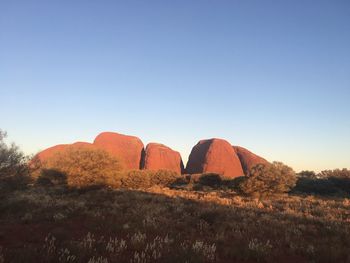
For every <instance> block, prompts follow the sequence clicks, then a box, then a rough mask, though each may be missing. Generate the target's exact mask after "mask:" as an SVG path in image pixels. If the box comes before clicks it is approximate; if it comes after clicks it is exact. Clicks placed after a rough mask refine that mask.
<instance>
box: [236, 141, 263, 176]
mask: <svg viewBox="0 0 350 263" xmlns="http://www.w3.org/2000/svg"><path fill="white" fill-rule="evenodd" d="M233 149H234V150H235V152H236V153H237V155H238V158H239V160H240V161H241V164H242V168H243V171H244V174H245V175H247V174H248V173H249V171H250V169H251V168H253V167H254V166H255V165H257V164H268V163H269V162H268V161H266V160H265V159H264V158H262V157H260V156H259V155H256V154H254V153H252V152H251V151H249V150H247V149H245V148H243V147H240V146H233Z"/></svg>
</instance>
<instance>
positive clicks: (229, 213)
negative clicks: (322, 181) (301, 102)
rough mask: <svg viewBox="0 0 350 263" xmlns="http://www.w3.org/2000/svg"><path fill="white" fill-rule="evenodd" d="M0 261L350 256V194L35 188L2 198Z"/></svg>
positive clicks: (270, 259) (321, 258)
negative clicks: (251, 194) (256, 194)
mask: <svg viewBox="0 0 350 263" xmlns="http://www.w3.org/2000/svg"><path fill="white" fill-rule="evenodd" d="M0 247H1V248H0V262H91V263H92V262H257V261H260V262H350V255H349V251H348V248H349V247H350V201H349V199H324V198H322V199H321V198H316V197H313V196H306V197H302V196H296V195H294V196H292V195H290V196H288V195H283V196H274V197H269V199H264V200H259V199H254V198H249V197H241V196H239V195H237V194H236V193H235V192H234V191H232V190H231V191H229V190H225V191H223V190H216V191H206V192H203V191H193V190H191V191H188V190H174V189H169V188H165V187H161V186H155V187H151V188H148V189H144V190H137V191H136V190H128V189H124V190H122V189H119V190H112V189H106V188H102V189H95V190H87V191H82V190H67V189H65V188H59V187H53V188H44V187H31V188H29V189H27V190H25V191H17V192H13V193H12V194H10V195H7V196H4V197H3V198H2V199H1V203H0Z"/></svg>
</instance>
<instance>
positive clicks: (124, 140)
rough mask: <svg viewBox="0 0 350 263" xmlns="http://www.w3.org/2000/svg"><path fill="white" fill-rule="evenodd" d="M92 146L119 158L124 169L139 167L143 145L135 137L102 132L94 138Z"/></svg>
mask: <svg viewBox="0 0 350 263" xmlns="http://www.w3.org/2000/svg"><path fill="white" fill-rule="evenodd" d="M94 145H95V146H96V147H98V148H100V149H103V150H105V151H107V152H109V153H110V154H111V155H113V156H115V157H117V158H119V159H120V161H121V162H122V164H123V166H124V167H125V168H126V169H140V167H141V155H142V151H143V143H142V141H141V140H140V139H139V138H137V137H135V136H128V135H123V134H119V133H114V132H103V133H100V134H99V135H98V136H97V137H96V138H95V141H94Z"/></svg>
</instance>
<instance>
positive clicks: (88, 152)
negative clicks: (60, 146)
mask: <svg viewBox="0 0 350 263" xmlns="http://www.w3.org/2000/svg"><path fill="white" fill-rule="evenodd" d="M121 170H122V165H121V162H120V161H119V160H118V159H116V158H115V157H113V156H111V155H110V154H108V153H107V152H106V151H103V150H99V149H93V148H89V147H74V146H71V147H68V148H67V149H66V150H64V151H63V152H59V153H56V154H55V155H54V156H53V157H52V158H50V159H48V160H47V161H46V162H44V163H43V164H42V170H41V175H40V177H39V179H38V182H40V183H44V184H45V183H46V184H48V185H50V184H53V185H55V184H63V182H62V180H64V179H63V178H64V177H65V178H66V181H67V185H68V186H71V187H77V188H81V187H87V186H92V185H106V184H108V182H109V181H110V180H113V179H114V178H115V177H118V174H119V171H121Z"/></svg>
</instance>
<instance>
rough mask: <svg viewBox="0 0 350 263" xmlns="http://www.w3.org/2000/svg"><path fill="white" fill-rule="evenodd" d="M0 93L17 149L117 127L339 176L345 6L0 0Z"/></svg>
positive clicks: (349, 125) (349, 108)
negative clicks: (238, 149) (225, 146)
mask: <svg viewBox="0 0 350 263" xmlns="http://www.w3.org/2000/svg"><path fill="white" fill-rule="evenodd" d="M0 92H1V93H0V96H1V101H0V128H1V129H4V130H7V132H8V133H9V139H10V140H12V141H15V142H16V143H17V144H19V145H20V146H21V147H22V148H23V149H24V150H25V152H27V153H36V152H37V151H38V150H40V149H44V148H46V147H48V146H51V145H54V144H58V143H70V142H74V141H76V140H80V141H92V140H93V138H94V137H95V136H96V135H97V134H98V133H99V132H102V131H116V132H121V133H125V134H131V135H137V136H139V137H140V138H141V139H142V140H143V141H144V143H145V144H146V143H148V142H151V141H156V142H161V143H165V144H167V145H169V146H170V147H172V148H174V149H176V150H179V151H180V152H181V154H182V156H183V159H184V160H185V161H186V160H187V158H188V154H189V152H190V150H191V148H192V146H193V145H194V144H195V143H197V141H198V140H200V139H204V138H211V137H221V138H225V139H227V140H228V141H230V142H231V143H232V144H235V145H242V146H244V147H246V148H248V149H250V150H252V151H254V152H256V153H258V154H260V155H262V156H264V157H266V158H267V159H268V160H270V161H272V160H280V161H283V162H285V163H287V164H289V165H291V166H292V167H293V168H295V169H296V170H301V169H314V170H317V171H318V170H322V169H326V168H338V167H339V168H343V167H347V168H350V104H349V103H350V1H348V0H339V1H337V0H329V1H322V0H321V1H311V0H299V1H297V0H290V1H277V0H276V1H269V0H267V1H261V0H256V1H253V0H251V1H243V0H241V1H234V0H229V1H213V0H210V1H207V0H197V1H188V0H176V1H170V0H169V1H166V0H159V1H152V0H150V1H141V0H139V1H132V0H130V1H129V0H128V1H114V0H113V1H112V0H110V1H92V0H91V1H87V0H86V1H74V0H59V1H58V0H57V1H46V0H45V1H44V0H42V1H34V0H23V1H17V0H7V1H6V0H2V1H0Z"/></svg>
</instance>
